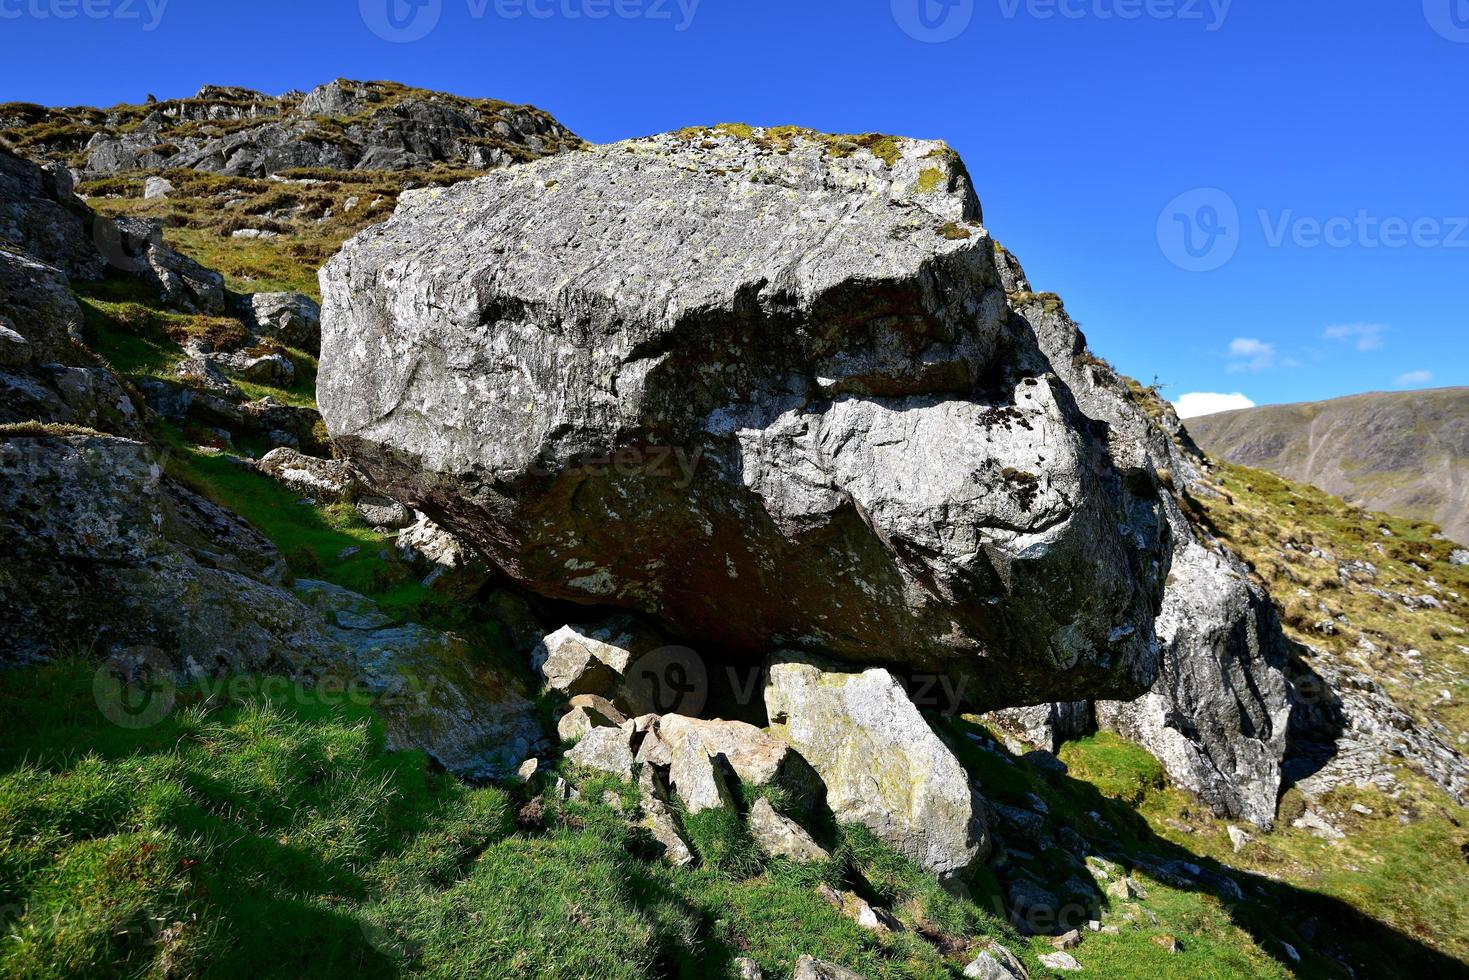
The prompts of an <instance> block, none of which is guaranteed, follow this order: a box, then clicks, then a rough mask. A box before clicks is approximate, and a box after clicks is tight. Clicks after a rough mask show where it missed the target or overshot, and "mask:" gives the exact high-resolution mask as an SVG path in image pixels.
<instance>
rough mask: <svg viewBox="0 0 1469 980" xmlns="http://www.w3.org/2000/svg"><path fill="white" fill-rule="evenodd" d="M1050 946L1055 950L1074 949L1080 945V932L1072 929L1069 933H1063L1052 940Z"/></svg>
mask: <svg viewBox="0 0 1469 980" xmlns="http://www.w3.org/2000/svg"><path fill="white" fill-rule="evenodd" d="M1051 945H1052V946H1053V947H1055V948H1056V949H1075V948H1076V947H1078V946H1080V945H1081V931H1080V930H1078V929H1072V930H1071V931H1070V932H1064V933H1062V934H1061V935H1059V936H1057V937H1056V938H1055V939H1052V940H1051Z"/></svg>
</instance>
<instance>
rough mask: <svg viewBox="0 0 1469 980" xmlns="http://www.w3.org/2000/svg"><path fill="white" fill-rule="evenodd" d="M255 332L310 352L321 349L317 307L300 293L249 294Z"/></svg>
mask: <svg viewBox="0 0 1469 980" xmlns="http://www.w3.org/2000/svg"><path fill="white" fill-rule="evenodd" d="M249 302H250V314H251V321H252V322H253V325H254V327H255V332H256V333H258V334H260V335H261V336H264V337H274V338H275V339H276V340H279V341H280V342H281V343H283V344H285V345H286V346H287V347H294V348H296V349H297V350H303V351H306V352H307V353H310V354H315V353H317V352H318V351H319V350H320V349H321V307H320V306H318V305H317V303H316V301H315V300H313V299H312V298H311V297H309V296H304V295H302V294H301V293H253V294H251V296H250V299H249Z"/></svg>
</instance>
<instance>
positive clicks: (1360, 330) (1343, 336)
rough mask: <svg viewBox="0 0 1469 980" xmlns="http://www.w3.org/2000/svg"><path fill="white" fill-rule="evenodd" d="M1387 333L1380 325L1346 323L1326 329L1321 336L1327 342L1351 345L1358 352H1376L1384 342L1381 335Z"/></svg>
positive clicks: (1385, 328)
mask: <svg viewBox="0 0 1469 980" xmlns="http://www.w3.org/2000/svg"><path fill="white" fill-rule="evenodd" d="M1385 333H1387V327H1385V326H1383V325H1382V324H1380V323H1347V324H1343V325H1341V326H1336V327H1327V328H1326V332H1325V333H1323V334H1322V335H1321V336H1323V337H1325V338H1326V339H1327V340H1336V341H1340V342H1341V343H1344V344H1351V345H1352V346H1353V347H1355V348H1357V350H1359V351H1363V352H1365V351H1369V350H1378V349H1379V348H1381V347H1382V346H1383V345H1384V344H1385V343H1386V342H1385V341H1384V340H1383V339H1382V335H1383V334H1385Z"/></svg>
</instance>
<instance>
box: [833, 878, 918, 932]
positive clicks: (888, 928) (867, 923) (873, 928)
mask: <svg viewBox="0 0 1469 980" xmlns="http://www.w3.org/2000/svg"><path fill="white" fill-rule="evenodd" d="M816 894H818V895H820V896H821V897H822V898H824V899H826V902H827V904H829V905H830V906H831V907H832V908H834V909H836V910H837V911H838V912H840V913H841V914H842V915H844V916H846V917H847V918H849V919H851V920H852V921H853V922H855V923H857V925H859V926H861V927H862V928H863V929H866V930H868V931H869V932H897V931H899V930H900V929H902V925H901V924H900V923H899V922H898V921H897V920H896V919H894V918H893V917H892V916H890V915H888V914H887V913H886V912H883V911H881V910H880V909H875V908H873V907H872V906H871V905H869V904H868V903H867V902H866V901H864V900H863V899H862V898H861V897H860V896H858V895H855V894H853V893H852V892H839V891H837V890H836V889H835V888H832V887H831V886H830V885H817V886H816Z"/></svg>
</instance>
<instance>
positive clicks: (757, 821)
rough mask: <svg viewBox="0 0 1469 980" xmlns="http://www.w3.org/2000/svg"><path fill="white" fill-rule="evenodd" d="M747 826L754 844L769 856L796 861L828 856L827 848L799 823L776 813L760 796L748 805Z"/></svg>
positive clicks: (810, 860)
mask: <svg viewBox="0 0 1469 980" xmlns="http://www.w3.org/2000/svg"><path fill="white" fill-rule="evenodd" d="M748 826H749V828H750V836H751V837H753V838H755V843H756V844H759V845H760V849H761V850H762V851H764V852H765V853H766V854H768V855H770V856H771V857H779V858H786V859H788V860H791V861H794V862H796V863H797V864H813V863H815V862H817V861H826V860H829V859H830V858H831V854H830V853H828V852H827V850H826V848H824V847H822V846H821V845H820V844H818V843H816V841H814V840H812V839H811V835H810V834H808V833H806V831H805V830H804V829H803V828H802V827H801V825H800V824H798V823H796V822H795V821H794V820H792V819H790V818H789V817H785V816H782V815H781V814H779V813H777V812H776V811H775V807H773V806H771V805H770V801H769V800H767V799H765V797H763V796H762V797H760V798H759V799H758V800H756V801H755V803H754V805H753V806H751V807H750V815H749V820H748Z"/></svg>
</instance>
